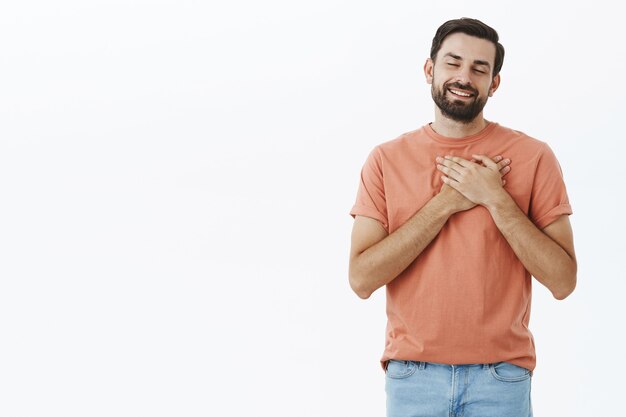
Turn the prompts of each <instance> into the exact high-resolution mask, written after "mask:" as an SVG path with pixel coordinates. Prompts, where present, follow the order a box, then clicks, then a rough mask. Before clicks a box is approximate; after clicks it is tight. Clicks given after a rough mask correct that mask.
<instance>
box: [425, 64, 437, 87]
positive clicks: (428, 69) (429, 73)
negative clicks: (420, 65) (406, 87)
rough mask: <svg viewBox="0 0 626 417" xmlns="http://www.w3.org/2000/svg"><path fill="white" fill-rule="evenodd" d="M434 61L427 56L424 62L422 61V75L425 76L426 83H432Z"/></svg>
mask: <svg viewBox="0 0 626 417" xmlns="http://www.w3.org/2000/svg"><path fill="white" fill-rule="evenodd" d="M434 65H435V64H434V62H433V60H432V59H430V58H428V59H427V60H426V63H424V75H425V76H426V83H427V84H432V83H433V67H434Z"/></svg>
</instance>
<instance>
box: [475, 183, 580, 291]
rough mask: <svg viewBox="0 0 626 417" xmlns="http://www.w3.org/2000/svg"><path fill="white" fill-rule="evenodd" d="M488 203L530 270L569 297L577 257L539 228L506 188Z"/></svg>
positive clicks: (491, 211) (543, 281) (573, 281)
mask: <svg viewBox="0 0 626 417" xmlns="http://www.w3.org/2000/svg"><path fill="white" fill-rule="evenodd" d="M485 207H487V209H488V210H489V212H490V213H491V216H492V218H493V220H494V222H495V224H496V226H497V227H498V229H499V230H500V232H501V233H502V235H503V236H504V238H505V239H506V240H507V242H508V243H509V245H510V246H511V248H512V249H513V251H514V252H515V254H516V255H517V257H518V258H519V260H520V261H521V262H522V264H523V265H524V267H525V268H526V270H528V272H530V273H531V274H532V275H533V276H534V277H535V278H536V279H537V280H538V281H539V282H540V283H541V284H543V285H544V286H546V287H547V288H548V289H549V290H550V292H552V295H553V296H554V297H555V298H556V299H559V300H560V299H563V298H565V297H567V296H568V295H569V294H570V293H571V292H572V290H573V288H574V287H575V285H576V262H575V260H574V259H572V257H571V256H570V255H569V254H568V253H567V252H566V251H565V250H564V249H563V248H562V247H561V246H559V244H558V243H556V242H555V241H554V240H552V239H551V238H550V237H549V236H547V235H546V234H545V233H543V232H542V231H541V230H539V229H538V228H537V227H536V226H535V225H534V224H533V223H532V221H531V220H530V219H529V218H528V217H527V216H526V215H525V214H524V213H523V212H522V210H521V209H520V208H519V207H518V205H517V203H516V202H515V200H513V198H512V197H511V196H510V195H509V193H507V192H506V191H504V192H503V193H502V194H501V195H500V196H499V197H498V198H497V199H496V200H495V201H494V202H493V203H491V204H488V205H486V206H485Z"/></svg>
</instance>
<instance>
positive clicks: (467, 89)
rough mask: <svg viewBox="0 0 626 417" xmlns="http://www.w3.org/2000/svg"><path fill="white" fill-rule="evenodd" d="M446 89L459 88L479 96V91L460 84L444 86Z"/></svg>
mask: <svg viewBox="0 0 626 417" xmlns="http://www.w3.org/2000/svg"><path fill="white" fill-rule="evenodd" d="M444 87H445V88H458V89H459V90H465V91H471V92H472V94H474V96H477V95H478V91H476V89H475V88H474V87H472V86H470V85H463V84H461V83H458V82H453V83H450V84H444Z"/></svg>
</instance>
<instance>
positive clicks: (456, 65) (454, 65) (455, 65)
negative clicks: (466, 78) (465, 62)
mask: <svg viewBox="0 0 626 417" xmlns="http://www.w3.org/2000/svg"><path fill="white" fill-rule="evenodd" d="M448 65H450V66H452V67H458V66H459V64H452V63H450V62H448Z"/></svg>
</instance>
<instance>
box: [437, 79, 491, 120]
mask: <svg viewBox="0 0 626 417" xmlns="http://www.w3.org/2000/svg"><path fill="white" fill-rule="evenodd" d="M453 87H456V88H458V89H461V90H465V91H471V92H472V94H473V95H472V97H471V99H470V100H461V99H459V100H449V99H448V96H447V92H448V88H453ZM430 93H431V95H432V96H433V100H434V101H435V104H436V105H437V107H439V109H440V110H441V113H442V114H443V115H444V116H445V117H447V118H449V119H452V120H454V121H457V122H460V123H464V124H468V123H470V122H471V121H472V120H474V119H475V118H476V116H478V115H479V114H480V112H481V111H483V108H484V107H485V104H487V97H485V98H484V99H481V98H480V96H479V95H478V91H476V89H474V88H472V87H470V86H464V85H461V84H459V83H457V82H454V83H450V84H444V85H443V86H442V87H441V88H435V83H434V81H433V83H432V86H431V89H430Z"/></svg>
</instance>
